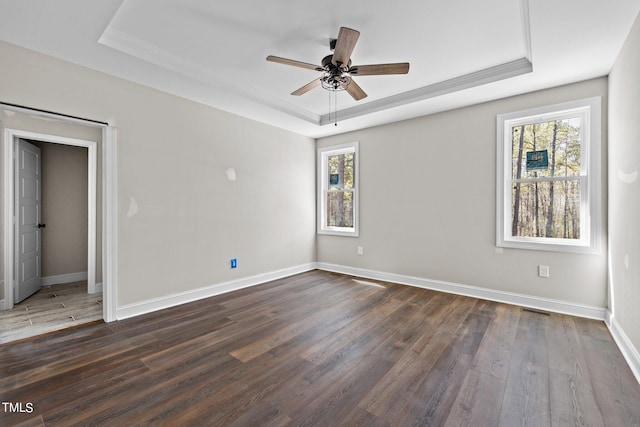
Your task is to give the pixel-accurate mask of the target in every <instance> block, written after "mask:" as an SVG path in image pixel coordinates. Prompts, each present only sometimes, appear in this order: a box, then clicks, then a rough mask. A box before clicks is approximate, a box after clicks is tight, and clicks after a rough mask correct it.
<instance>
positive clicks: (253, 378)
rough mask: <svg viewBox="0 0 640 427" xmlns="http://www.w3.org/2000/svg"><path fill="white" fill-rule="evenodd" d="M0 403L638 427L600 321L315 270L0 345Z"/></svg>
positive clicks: (63, 414) (272, 418) (86, 412)
mask: <svg viewBox="0 0 640 427" xmlns="http://www.w3.org/2000/svg"><path fill="white" fill-rule="evenodd" d="M0 400H2V402H10V405H13V406H11V407H10V406H7V405H9V403H8V404H4V403H3V408H0V425H3V426H10V425H19V424H21V423H23V424H21V425H25V426H27V425H46V426H54V425H55V426H58V425H59V426H72V425H112V426H133V425H170V426H185V425H194V426H301V425H319V426H333V425H344V426H391V425H398V426H409V425H433V426H440V425H448V426H508V427H511V426H525V425H526V426H547V425H548V426H551V425H553V426H574V425H575V426H591V425H593V426H625V427H626V426H633V425H640V385H639V384H638V383H637V382H636V380H635V378H634V376H633V374H632V373H631V371H630V369H629V367H628V366H627V365H626V363H625V361H624V359H623V358H622V355H621V354H620V352H619V350H618V349H617V347H616V346H615V344H614V342H613V340H612V338H611V336H610V334H609V332H608V330H607V329H606V326H605V325H604V323H603V322H598V321H593V320H585V319H580V318H575V317H570V316H564V315H558V314H551V315H545V314H540V313H534V312H530V311H526V310H523V309H522V308H519V307H515V306H510V305H506V304H499V303H494V302H489V301H483V300H478V299H474V298H468V297H463V296H455V295H449V294H444V293H439V292H434V291H429V290H424V289H418V288H412V287H408V286H402V285H395V284H389V283H382V282H375V283H373V282H372V281H367V280H360V279H355V278H352V277H349V276H343V275H338V274H332V273H327V272H321V271H313V272H309V273H305V274H301V275H298V276H294V277H290V278H287V279H282V280H277V281H274V282H271V283H268V284H264V285H261V286H257V287H253V288H247V289H243V290H240V291H237V292H232V293H228V294H224V295H221V296H217V297H214V298H209V299H206V300H201V301H197V302H194V303H191V304H186V305H182V306H179V307H175V308H171V309H167V310H163V311H159V312H154V313H150V314H148V315H144V316H139V317H136V318H132V319H128V320H123V321H119V322H115V323H110V324H99V325H93V326H90V327H87V328H83V329H78V330H73V331H65V332H61V333H58V334H54V335H49V336H46V337H41V338H35V339H32V340H28V341H25V342H19V343H15V344H5V345H1V346H0ZM18 404H20V406H19V407H20V409H22V410H23V411H24V412H22V413H16V412H11V411H10V410H9V409H10V408H13V410H14V411H15V410H17V408H18ZM30 408H32V411H29V409H30Z"/></svg>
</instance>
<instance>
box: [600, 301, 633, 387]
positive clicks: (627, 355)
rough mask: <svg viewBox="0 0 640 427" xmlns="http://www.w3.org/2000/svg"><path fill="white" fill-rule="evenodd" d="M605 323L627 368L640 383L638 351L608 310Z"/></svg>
mask: <svg viewBox="0 0 640 427" xmlns="http://www.w3.org/2000/svg"><path fill="white" fill-rule="evenodd" d="M606 324H607V326H608V327H609V331H610V332H611V336H613V339H614V341H615V342H616V344H617V345H618V348H619V349H620V352H621V353H622V356H623V357H624V359H625V360H626V361H627V364H628V365H629V368H631V372H633V375H634V376H635V377H636V381H638V383H640V352H639V351H638V349H637V348H635V346H634V345H633V343H632V342H631V340H630V339H629V337H628V336H627V334H625V332H624V329H622V327H621V326H620V324H619V323H618V321H617V320H616V318H615V316H614V315H613V313H612V312H610V311H607V319H606Z"/></svg>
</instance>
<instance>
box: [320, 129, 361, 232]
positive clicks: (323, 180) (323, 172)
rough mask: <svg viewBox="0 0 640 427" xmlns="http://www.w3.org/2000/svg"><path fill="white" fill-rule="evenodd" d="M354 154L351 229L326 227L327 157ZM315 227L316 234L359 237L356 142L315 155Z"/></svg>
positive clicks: (358, 156)
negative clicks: (316, 186)
mask: <svg viewBox="0 0 640 427" xmlns="http://www.w3.org/2000/svg"><path fill="white" fill-rule="evenodd" d="M345 153H354V154H355V156H354V162H353V168H354V174H353V179H354V181H355V185H354V187H353V190H352V193H353V227H352V228H350V227H328V226H325V225H324V224H325V221H326V214H325V212H326V200H327V199H326V197H325V191H328V189H327V188H326V187H327V179H328V174H327V173H328V171H327V157H328V156H331V155H336V154H345ZM316 157H317V185H318V188H317V193H316V194H317V200H318V203H317V209H318V211H317V213H316V219H317V227H316V232H317V233H318V234H327V235H332V236H346V237H358V236H359V235H360V225H359V224H360V219H359V218H360V202H359V200H360V144H359V143H358V141H355V142H350V143H347V144H340V145H332V146H330V147H321V148H318V153H317V156H316Z"/></svg>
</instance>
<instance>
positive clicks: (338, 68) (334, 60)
mask: <svg viewBox="0 0 640 427" xmlns="http://www.w3.org/2000/svg"><path fill="white" fill-rule="evenodd" d="M359 36H360V32H359V31H356V30H353V29H351V28H347V27H341V28H340V32H339V33H338V38H337V39H335V40H331V41H330V42H329V47H330V48H331V49H332V50H333V54H331V55H327V56H325V57H324V58H322V61H321V64H322V65H314V64H309V63H307V62H301V61H296V60H293V59H287V58H281V57H278V56H273V55H269V56H267V61H271V62H276V63H279V64H284V65H291V66H294V67H299V68H305V69H308V70H315V71H319V72H321V73H322V74H321V75H320V77H317V78H316V79H314V80H312V81H311V82H309V83H307V84H306V85H304V86H302V87H301V88H299V89H297V90H295V91H293V92H292V93H291V95H296V96H299V95H303V94H305V93H307V92H309V91H310V90H311V89H313V88H315V87H317V86H321V87H322V88H323V89H325V90H328V91H332V92H337V91H342V90H344V91H346V92H347V93H348V94H349V95H351V97H352V98H353V99H355V100H356V101H359V100H361V99H363V98H366V97H367V94H366V92H365V91H364V90H363V89H362V88H361V87H360V86H359V85H358V84H357V83H356V82H355V81H354V79H353V77H354V76H376V75H388V74H407V73H408V72H409V63H408V62H399V63H393V64H372V65H355V66H352V65H351V54H352V53H353V49H354V48H355V46H356V42H357V41H358V37H359Z"/></svg>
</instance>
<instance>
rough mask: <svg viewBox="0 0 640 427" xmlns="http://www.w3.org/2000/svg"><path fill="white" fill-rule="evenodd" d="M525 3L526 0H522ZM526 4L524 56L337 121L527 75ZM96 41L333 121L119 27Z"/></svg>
mask: <svg viewBox="0 0 640 427" xmlns="http://www.w3.org/2000/svg"><path fill="white" fill-rule="evenodd" d="M525 3H526V1H525ZM528 10H529V7H528V4H526V5H521V12H520V18H521V19H522V20H523V31H524V34H523V36H524V50H525V52H524V53H525V55H526V57H524V58H520V59H517V60H515V61H511V62H506V63H504V64H498V65H496V66H493V67H489V68H486V69H483V70H479V71H476V72H473V73H469V74H465V75H463V76H459V77H455V78H452V79H449V80H445V81H442V82H438V83H435V84H431V85H428V86H424V87H420V88H417V89H414V90H410V91H407V92H403V93H400V94H397V95H393V96H389V97H386V98H383V99H378V100H375V101H370V102H367V103H364V104H361V105H358V106H355V107H351V108H346V109H344V110H340V111H338V116H339V117H340V120H346V119H350V118H355V117H360V116H363V115H366V114H370V113H374V112H377V111H383V110H386V109H389V108H393V107H397V106H401V105H405V104H410V103H413V102H418V101H422V100H425V99H429V98H433V97H436V96H441V95H445V94H448V93H452V92H457V91H460V90H464V89H469V88H472V87H476V86H481V85H483V84H487V83H492V82H496V81H500V80H504V79H508V78H511V77H515V76H519V75H522V74H527V73H530V72H532V71H533V66H532V64H531V61H530V59H531V30H530V23H529V13H528ZM98 43H100V44H102V45H104V46H108V47H110V48H113V49H116V50H119V51H121V52H124V53H127V54H129V55H132V56H134V57H136V58H140V59H143V60H145V61H148V62H150V63H152V64H155V65H158V66H160V67H162V68H165V69H167V70H171V71H174V72H177V73H178V74H181V75H184V76H188V77H191V78H193V79H196V80H198V81H201V82H205V83H208V84H215V85H220V86H221V87H222V86H224V87H227V88H231V89H232V90H234V91H236V92H238V93H240V94H242V95H243V96H245V97H247V98H249V99H252V100H255V101H258V102H260V103H262V104H264V105H268V106H270V107H272V108H274V109H276V110H277V111H280V112H283V113H286V114H290V115H291V116H293V117H296V118H299V119H302V120H304V121H306V122H308V123H312V124H314V125H319V126H323V125H327V124H330V123H333V120H331V117H330V114H329V113H327V114H322V115H320V114H317V113H314V112H311V111H309V110H306V109H303V108H300V107H298V106H297V105H295V104H294V103H293V102H288V101H286V100H283V99H281V98H279V97H277V96H273V95H271V94H268V93H266V92H264V91H259V90H256V88H254V87H250V86H247V85H246V84H245V83H243V82H241V81H238V80H236V79H234V78H232V77H229V76H225V75H222V74H219V73H214V72H212V71H211V70H209V69H204V68H202V67H200V66H198V65H196V64H194V63H193V62H191V61H186V60H184V58H180V57H178V56H176V55H174V54H173V53H171V52H169V51H168V50H166V49H163V48H161V47H159V46H157V45H154V44H152V43H149V42H147V41H145V40H142V39H139V38H137V37H135V36H132V35H131V34H128V33H126V32H124V31H122V30H118V29H115V28H113V27H112V26H108V27H107V28H106V29H105V30H104V32H103V33H102V35H101V36H100V38H99V39H98Z"/></svg>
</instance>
